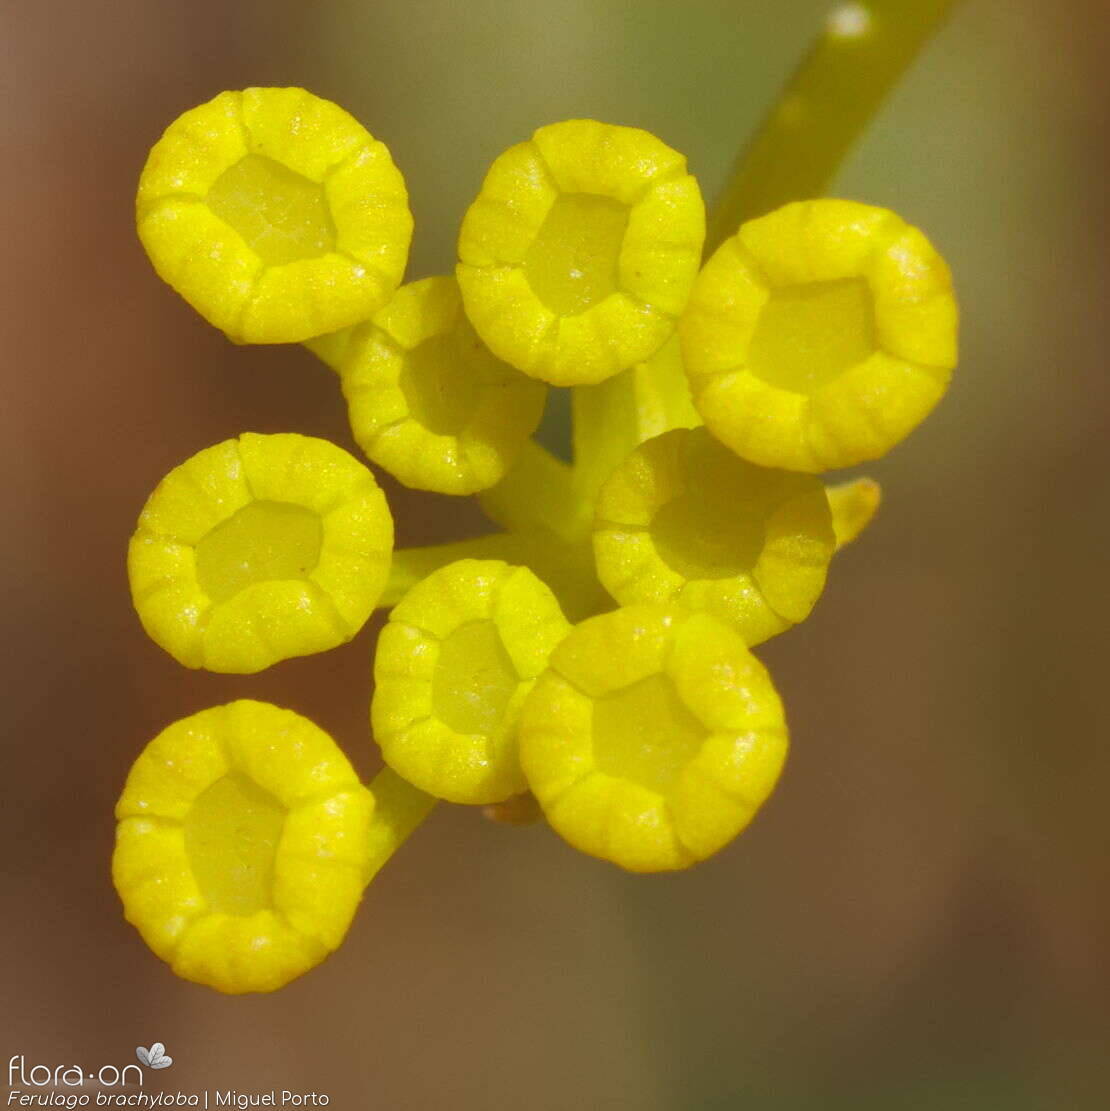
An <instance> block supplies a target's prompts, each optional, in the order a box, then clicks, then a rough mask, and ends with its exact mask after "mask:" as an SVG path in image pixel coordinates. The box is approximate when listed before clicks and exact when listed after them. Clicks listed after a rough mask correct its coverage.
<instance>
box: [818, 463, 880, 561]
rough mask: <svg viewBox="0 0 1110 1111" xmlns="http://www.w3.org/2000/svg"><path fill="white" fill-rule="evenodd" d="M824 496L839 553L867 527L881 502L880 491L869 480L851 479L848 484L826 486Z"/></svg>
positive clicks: (873, 482)
mask: <svg viewBox="0 0 1110 1111" xmlns="http://www.w3.org/2000/svg"><path fill="white" fill-rule="evenodd" d="M825 493H826V494H827V495H828V498H829V509H830V510H831V512H832V523H833V532H834V533H835V535H836V547H837V551H839V550H840V549H841V548H843V547H844V546H845V545H846V544H851V542H852V541H853V540H855V538H856V537H857V536H859V534H860V533H861V532H863V530H864V529H865V528H867V526H868V525H869V524H871V520H872V518H873V517H874V516H875V514H876V513H877V512H878V509H879V503H880V502H881V501H882V499H883V490H882V487H881V486H880V485H879V484H878V483H877V482H876V481H875V480H874V479H873V478H853V479H851V480H850V481H848V482H840V483H837V484H836V485H835V486H827V487H826V488H825Z"/></svg>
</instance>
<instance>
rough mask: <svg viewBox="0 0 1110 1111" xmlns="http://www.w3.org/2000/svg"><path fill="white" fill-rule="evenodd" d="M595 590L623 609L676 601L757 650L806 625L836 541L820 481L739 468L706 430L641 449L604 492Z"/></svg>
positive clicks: (679, 432)
mask: <svg viewBox="0 0 1110 1111" xmlns="http://www.w3.org/2000/svg"><path fill="white" fill-rule="evenodd" d="M593 542H594V558H595V560H596V562H597V573H598V577H599V578H600V579H601V583H602V585H603V586H604V587H605V588H606V590H608V591H609V593H610V594H612V596H613V597H614V598H615V599H616V600H617V601H618V602H620V603H621V604H622V605H631V604H632V603H635V602H666V603H672V602H673V603H677V604H679V605H681V606H683V607H685V608H687V609H694V610H705V611H707V612H709V613H712V614H714V615H715V616H716V617H718V618H720V619H721V620H722V621H725V622H726V623H728V624H729V625H731V626H732V627H733V628H735V629H736V630H737V632H739V633H740V635H741V636H742V637H743V638H744V640H745V641H746V642H747V643H748V644H758V643H759V642H760V641H763V640H766V639H767V638H768V637H772V636H774V635H775V634H777V633H781V632H783V631H784V630H786V629H788V628H790V626H791V625H795V624H797V623H798V622H799V621H802V620H803V619H804V618H805V617H807V616H808V615H809V612H810V610H811V609H812V608H813V605H814V603H815V602H816V601H817V599H818V597H819V596H820V594H821V591H822V589H823V588H824V585H825V573H826V570H827V568H828V564H829V561H830V560H831V559H832V555H833V550H834V548H835V541H834V539H833V529H832V520H831V517H830V513H829V504H828V501H827V499H826V496H825V490H824V487H823V486H822V485H821V482H820V481H819V480H818V479H816V478H814V477H812V476H810V475H802V474H796V473H792V472H790V471H783V470H777V469H770V468H767V467H757V466H756V465H755V464H754V463H747V462H745V461H744V460H743V459H738V458H737V457H736V456H735V455H733V454H732V453H731V452H730V451H729V450H728V449H727V448H725V447H724V446H722V445H721V444H719V443H718V442H717V441H716V440H714V439H713V437H712V436H710V435H709V433H708V432H706V430H705V429H704V428H696V429H685V428H678V429H674V430H673V431H671V432H665V433H664V434H663V435H662V436H657V437H656V438H655V439H653V440H648V441H647V443H644V444H641V445H640V446H639V447H638V448H636V450H635V451H633V452H632V453H631V454H630V455H629V456H628V457H627V458H626V459H625V460H624V462H623V463H622V464H621V465H620V466H619V467H618V468H617V469H616V471H615V472H614V473H613V475H612V476H611V477H610V478H609V480H608V481H607V482H606V483H605V485H604V486H602V488H601V491H600V493H599V494H598V499H597V509H596V520H595V523H594V534H593Z"/></svg>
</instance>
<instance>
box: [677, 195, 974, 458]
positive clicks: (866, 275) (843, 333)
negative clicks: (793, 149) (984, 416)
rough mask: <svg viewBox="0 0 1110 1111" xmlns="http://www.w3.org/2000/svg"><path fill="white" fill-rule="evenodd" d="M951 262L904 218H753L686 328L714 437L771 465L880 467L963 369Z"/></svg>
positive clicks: (788, 211) (689, 357) (807, 207)
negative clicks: (871, 463)
mask: <svg viewBox="0 0 1110 1111" xmlns="http://www.w3.org/2000/svg"><path fill="white" fill-rule="evenodd" d="M956 323H957V312H956V302H955V299H954V297H953V294H952V283H951V278H950V276H949V273H948V267H947V266H946V265H945V263H944V260H943V259H942V258H941V257H940V256H939V255H938V254H937V252H936V251H935V250H934V249H933V247H932V246H931V245H930V243H929V241H928V240H927V239H926V238H925V236H924V235H922V233H921V232H920V231H918V230H917V229H916V228H912V227H910V226H908V225H907V224H905V223H904V222H903V221H902V220H901V219H899V217H898V216H896V215H895V214H894V213H893V212H889V211H887V210H886V209H882V208H874V207H871V206H869V205H863V204H856V203H854V202H852V201H839V200H814V201H801V202H797V203H794V204H788V205H786V206H785V207H784V208H780V209H778V210H776V211H775V212H772V213H770V214H769V215H767V216H761V217H760V218H759V219H757V220H751V221H749V222H748V223H746V224H744V225H743V226H742V227H741V228H740V231H739V232H738V233H737V234H736V235H735V236H734V237H733V238H732V239H729V240H727V241H726V242H725V243H724V244H722V246H721V247H720V248H719V249H718V250H717V252H716V253H715V254H714V255H713V257H712V258H711V259H710V260H709V262H707V263H706V265H705V268H704V269H703V270H702V272H701V274H700V275H699V277H698V280H697V283H696V285H695V287H694V292H693V294H692V295H691V298H690V304H689V307H688V308H687V311H686V314H685V316H684V317H683V319H682V322H681V325H680V334H681V338H682V354H683V358H684V361H685V365H686V372H687V374H688V375H689V377H690V383H691V387H692V389H693V393H694V402H695V404H696V405H697V407H698V410H699V411H700V413H701V415H702V417H703V419H704V420H705V423H706V425H707V426H708V428H709V429H710V431H711V432H712V433H713V434H714V435H715V436H716V437H717V438H718V439H719V440H722V441H723V442H724V443H726V444H727V445H728V446H729V447H730V448H732V450H733V451H735V452H736V454H737V455H740V456H742V457H743V458H744V459H748V460H750V461H751V462H753V463H759V464H761V465H762V466H766V467H785V468H787V469H789V470H796V471H809V472H820V471H826V470H830V469H832V468H835V467H847V466H851V465H853V464H855V463H859V462H862V461H863V460H866V459H875V458H877V457H878V456H880V455H882V454H883V453H884V452H886V451H887V450H889V449H890V448H891V447H892V446H893V445H894V444H896V443H898V441H899V440H901V439H902V438H903V437H905V436H906V435H908V433H909V432H910V431H912V429H913V428H915V427H916V426H917V424H918V423H920V421H922V420H923V419H924V418H925V417H926V416H927V415H928V413H929V412H930V410H931V409H932V408H933V406H934V405H935V404H936V403H937V401H939V400H940V398H941V396H942V395H943V393H944V391H945V389H946V388H947V385H948V380H949V378H950V376H951V370H952V368H953V367H954V366H955V364H956Z"/></svg>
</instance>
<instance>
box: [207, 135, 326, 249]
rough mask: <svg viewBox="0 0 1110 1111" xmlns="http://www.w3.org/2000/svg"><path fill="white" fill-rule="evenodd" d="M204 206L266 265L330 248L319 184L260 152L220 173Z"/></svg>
mask: <svg viewBox="0 0 1110 1111" xmlns="http://www.w3.org/2000/svg"><path fill="white" fill-rule="evenodd" d="M208 207H209V208H210V209H211V210H212V211H213V212H214V213H215V214H216V215H217V216H218V217H219V218H220V219H221V220H223V221H224V222H225V223H227V224H230V225H231V226H232V227H233V228H234V229H235V230H236V231H237V232H238V233H239V234H240V235H241V236H242V237H243V239H244V240H245V242H246V244H247V246H248V247H250V248H251V250H252V251H254V253H255V254H256V255H258V257H259V258H260V259H261V260H262V261H263V262H264V263H266V264H267V265H269V266H281V265H282V264H283V263H286V262H296V261H297V260H298V259H304V258H316V257H317V256H319V255H325V254H327V253H328V252H329V251H331V250H333V249H334V248H335V226H334V225H333V223H332V219H331V213H330V212H329V210H328V203H327V200H326V198H325V196H324V189H323V186H321V185H318V184H317V183H316V182H315V181H309V179H308V178H307V177H304V176H302V175H301V174H298V173H297V172H296V171H294V170H290V169H289V168H288V167H287V166H283V165H282V164H281V163H280V162H275V161H274V160H273V159H272V158H266V157H265V156H264V155H261V154H248V155H247V156H246V157H245V158H241V159H240V160H239V161H238V162H236V163H235V165H234V166H229V167H228V168H227V169H226V170H224V172H223V173H222V174H220V176H219V177H218V178H217V179H216V180H215V182H213V184H212V187H211V189H209V191H208Z"/></svg>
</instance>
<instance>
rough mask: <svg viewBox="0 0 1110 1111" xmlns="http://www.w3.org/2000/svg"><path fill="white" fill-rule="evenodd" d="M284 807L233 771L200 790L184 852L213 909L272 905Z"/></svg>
mask: <svg viewBox="0 0 1110 1111" xmlns="http://www.w3.org/2000/svg"><path fill="white" fill-rule="evenodd" d="M285 816H286V810H285V808H284V807H283V806H282V805H281V804H280V803H279V802H278V801H277V799H275V798H274V797H273V795H271V794H270V793H269V792H267V791H264V790H263V789H262V788H261V787H259V786H258V785H257V784H256V783H254V782H253V781H252V780H250V779H247V778H246V777H245V776H242V775H239V774H236V773H232V774H231V775H225V776H224V777H223V778H221V779H217V780H216V782H215V783H213V784H212V786H211V787H209V788H207V790H205V791H202V792H201V794H200V795H199V796H198V798H197V800H196V802H194V803H193V805H192V808H191V809H190V810H189V813H188V815H187V816H186V818H185V827H184V828H185V853H186V855H187V856H188V858H189V865H190V867H191V868H192V870H193V878H194V879H195V880H196V882H197V886H198V887H199V888H200V892H201V894H202V895H203V896H204V898H205V899H206V900H207V901H208V903H209V905H210V907H211V908H212V910H214V911H217V912H222V913H224V914H238V915H248V914H254V912H255V911H258V910H262V909H263V908H265V907H267V906H269V905H270V902H271V897H270V895H271V887H272V881H273V871H274V856H275V855H276V853H277V847H278V842H279V841H280V840H281V834H282V830H283V828H284V826H285Z"/></svg>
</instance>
